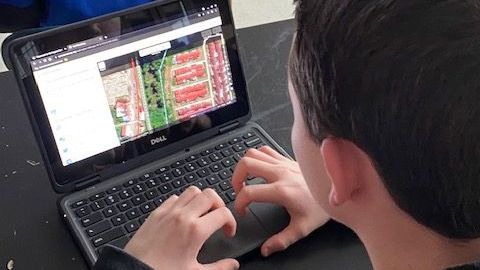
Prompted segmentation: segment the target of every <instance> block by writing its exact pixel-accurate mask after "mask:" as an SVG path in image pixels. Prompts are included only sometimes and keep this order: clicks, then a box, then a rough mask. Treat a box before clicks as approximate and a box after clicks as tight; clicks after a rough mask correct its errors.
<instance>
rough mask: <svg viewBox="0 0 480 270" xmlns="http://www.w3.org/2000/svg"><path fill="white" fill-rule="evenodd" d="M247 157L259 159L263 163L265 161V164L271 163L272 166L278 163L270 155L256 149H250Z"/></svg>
mask: <svg viewBox="0 0 480 270" xmlns="http://www.w3.org/2000/svg"><path fill="white" fill-rule="evenodd" d="M245 157H250V158H254V159H258V160H261V161H264V162H267V163H270V164H276V163H278V160H277V159H275V158H274V157H272V156H270V155H267V154H265V153H263V152H261V151H259V150H257V149H255V148H250V149H248V151H247V153H246V154H245Z"/></svg>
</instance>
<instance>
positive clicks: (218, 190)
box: [209, 185, 223, 194]
mask: <svg viewBox="0 0 480 270" xmlns="http://www.w3.org/2000/svg"><path fill="white" fill-rule="evenodd" d="M209 188H211V189H213V190H214V191H215V192H216V193H217V194H221V193H222V192H223V190H221V189H220V188H219V187H218V185H213V186H210V187H209Z"/></svg>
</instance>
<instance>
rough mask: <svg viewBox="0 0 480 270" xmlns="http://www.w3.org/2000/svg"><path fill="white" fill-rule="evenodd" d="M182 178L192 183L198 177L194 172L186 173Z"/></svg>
mask: <svg viewBox="0 0 480 270" xmlns="http://www.w3.org/2000/svg"><path fill="white" fill-rule="evenodd" d="M184 179H185V181H187V183H192V182H193V181H195V180H197V179H198V177H197V175H196V174H194V173H192V174H187V175H186V176H185V178H184Z"/></svg>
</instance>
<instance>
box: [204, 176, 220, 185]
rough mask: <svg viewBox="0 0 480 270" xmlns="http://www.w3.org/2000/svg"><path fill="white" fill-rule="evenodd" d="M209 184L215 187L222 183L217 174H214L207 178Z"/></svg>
mask: <svg viewBox="0 0 480 270" xmlns="http://www.w3.org/2000/svg"><path fill="white" fill-rule="evenodd" d="M206 180H207V182H208V183H209V184H210V185H214V184H216V183H218V182H220V178H219V177H218V176H217V175H216V174H213V175H209V176H208V177H207V178H206Z"/></svg>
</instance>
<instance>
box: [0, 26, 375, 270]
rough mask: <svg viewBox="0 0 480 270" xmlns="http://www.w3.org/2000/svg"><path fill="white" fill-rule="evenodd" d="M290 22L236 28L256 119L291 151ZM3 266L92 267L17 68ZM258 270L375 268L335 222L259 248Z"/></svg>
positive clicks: (6, 139) (10, 110) (1, 227)
mask: <svg viewBox="0 0 480 270" xmlns="http://www.w3.org/2000/svg"><path fill="white" fill-rule="evenodd" d="M293 31H294V27H293V22H292V21H285V22H279V23H273V24H268V25H262V26H257V27H253V28H246V29H242V30H239V31H238V36H239V43H240V44H239V45H240V49H241V54H242V62H243V66H244V69H245V73H246V78H247V81H248V86H249V91H250V95H251V98H252V109H253V120H255V121H256V122H258V123H259V124H260V125H262V126H263V127H264V128H265V129H266V130H267V131H268V132H269V133H270V134H271V135H272V136H273V137H274V138H275V139H276V140H277V141H278V142H279V143H280V144H281V145H283V146H284V147H285V148H286V149H287V151H288V152H290V153H292V150H291V145H290V127H291V123H292V119H293V117H292V109H291V107H290V102H289V99H288V94H287V80H286V65H287V56H288V52H289V49H290V44H291V39H292V35H293ZM0 81H1V82H2V83H1V84H0V213H1V218H0V265H1V266H0V269H5V265H6V264H7V262H8V261H9V260H13V262H14V265H15V268H14V269H20V270H31V269H32V270H33V269H35V270H41V269H45V270H55V269H62V270H63V269H69V270H76V269H87V267H86V264H85V261H84V259H83V258H82V255H81V254H80V250H79V249H78V248H77V247H76V245H75V243H74V241H73V238H72V237H71V235H70V233H69V231H68V230H67V228H66V226H64V224H63V223H62V220H61V219H60V217H59V215H58V212H57V208H56V200H57V199H58V198H59V195H57V194H55V193H54V192H53V190H52V188H51V187H50V182H49V180H48V178H47V174H46V172H45V168H44V167H43V164H41V163H39V161H40V154H39V152H38V148H37V146H36V144H35V140H34V136H33V134H32V131H31V128H30V126H29V124H28V119H27V117H26V113H25V110H24V108H23V106H22V105H21V102H20V97H19V94H18V93H17V92H16V91H12V89H13V90H14V88H15V86H14V80H13V76H12V74H11V73H2V74H0ZM240 262H241V264H242V268H241V269H244V270H253V269H262V270H267V269H276V270H283V269H285V270H287V269H295V270H298V269H336V270H338V269H371V268H372V267H371V265H370V262H369V260H368V257H367V254H366V251H365V249H364V248H363V246H362V244H361V243H360V241H359V240H358V239H357V238H356V237H355V235H354V234H353V233H352V232H351V231H349V230H348V229H346V228H345V227H343V226H341V225H339V224H336V223H333V222H331V223H329V224H327V225H326V226H324V227H323V228H320V229H319V230H317V231H315V232H314V233H312V234H311V235H310V236H308V237H307V238H305V239H303V240H302V241H300V242H299V243H297V244H295V245H293V246H292V247H290V248H289V249H288V250H287V251H285V252H282V253H280V254H277V255H274V256H272V257H271V258H268V259H263V258H262V257H261V256H260V255H259V251H258V250H257V251H254V252H252V253H250V254H247V255H246V256H244V257H243V258H241V260H240Z"/></svg>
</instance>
